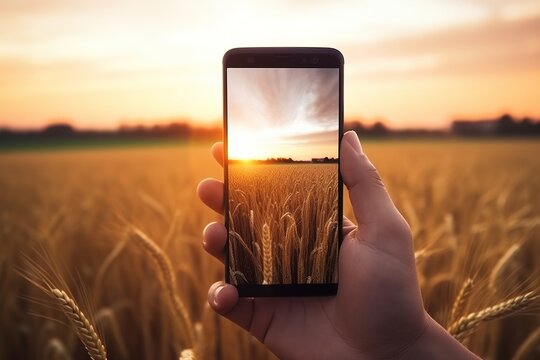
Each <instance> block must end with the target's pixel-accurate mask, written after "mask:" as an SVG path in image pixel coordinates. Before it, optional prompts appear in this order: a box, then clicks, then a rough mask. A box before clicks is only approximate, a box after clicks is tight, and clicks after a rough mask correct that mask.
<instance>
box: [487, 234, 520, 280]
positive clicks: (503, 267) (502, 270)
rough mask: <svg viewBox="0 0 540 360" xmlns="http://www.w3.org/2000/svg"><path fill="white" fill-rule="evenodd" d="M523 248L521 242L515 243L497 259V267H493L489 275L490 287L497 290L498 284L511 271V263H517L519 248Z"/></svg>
mask: <svg viewBox="0 0 540 360" xmlns="http://www.w3.org/2000/svg"><path fill="white" fill-rule="evenodd" d="M520 248H521V245H519V244H513V245H512V246H510V247H509V248H508V250H506V252H505V253H504V255H503V256H502V257H501V258H500V259H499V261H497V263H496V264H495V267H494V268H493V271H491V274H490V276H489V284H488V285H489V288H490V289H491V290H495V289H496V288H497V284H498V283H499V282H501V281H502V280H504V275H505V274H508V273H509V272H510V270H509V269H510V268H511V265H512V264H514V266H516V265H515V263H516V256H517V254H519V249H520Z"/></svg>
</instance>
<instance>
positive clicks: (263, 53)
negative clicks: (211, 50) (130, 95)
mask: <svg viewBox="0 0 540 360" xmlns="http://www.w3.org/2000/svg"><path fill="white" fill-rule="evenodd" d="M314 57H316V58H317V59H318V60H317V62H316V63H314V61H312V59H313V58H314ZM304 58H307V61H304ZM250 59H251V60H250ZM343 65H344V60H343V55H342V54H341V52H339V51H338V50H336V49H333V48H312V47H253V48H234V49H231V50H229V51H227V52H226V53H225V55H224V56H223V149H224V161H223V169H224V218H225V219H224V220H225V227H226V229H227V242H226V245H225V281H226V282H227V283H231V281H230V275H229V236H228V231H229V217H228V211H229V201H228V199H229V197H228V194H229V184H228V151H227V149H228V134H227V127H228V126H227V124H228V111H227V69H228V68H337V69H339V119H338V121H339V124H338V127H339V130H338V158H341V139H342V137H343ZM337 217H338V219H337V220H338V251H339V249H340V248H341V242H342V235H343V233H342V232H343V180H342V178H341V168H340V163H339V162H338V215H337ZM338 284H339V273H338V282H337V283H328V284H272V285H262V284H260V285H259V284H257V285H235V286H236V288H237V289H238V294H239V296H242V297H270V296H330V295H335V294H337V289H338Z"/></svg>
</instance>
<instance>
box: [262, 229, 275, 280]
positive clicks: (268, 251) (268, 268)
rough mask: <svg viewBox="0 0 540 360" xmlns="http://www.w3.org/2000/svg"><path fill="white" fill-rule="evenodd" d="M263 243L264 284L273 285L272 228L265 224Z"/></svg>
mask: <svg viewBox="0 0 540 360" xmlns="http://www.w3.org/2000/svg"><path fill="white" fill-rule="evenodd" d="M262 243H263V284H272V272H273V269H272V239H271V238H270V228H269V227H268V224H266V223H264V225H263V228H262Z"/></svg>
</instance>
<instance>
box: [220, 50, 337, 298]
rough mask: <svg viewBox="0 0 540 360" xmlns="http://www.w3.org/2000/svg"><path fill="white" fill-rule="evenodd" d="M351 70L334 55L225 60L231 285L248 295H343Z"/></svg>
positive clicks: (265, 53) (243, 55) (249, 53)
mask: <svg viewBox="0 0 540 360" xmlns="http://www.w3.org/2000/svg"><path fill="white" fill-rule="evenodd" d="M343 62H344V61H343V56H342V54H341V53H340V52H339V51H338V50H335V49H331V48H307V47H306V48H302V47H290V48H287V47H284V48H236V49H231V50H229V51H228V52H227V53H226V54H225V55H224V57H223V94H224V154H225V161H224V173H225V176H224V180H225V181H224V182H225V189H224V195H225V204H224V207H225V226H226V228H227V233H228V241H227V247H226V259H225V260H226V261H225V264H226V269H225V280H226V281H227V282H228V283H231V284H234V285H235V286H236V287H237V289H238V293H239V295H240V296H249V297H255V296H317V295H334V294H336V292H337V287H338V253H339V246H340V243H341V238H342V219H343V215H342V212H343V210H342V207H343V206H342V203H343V186H342V180H341V176H340V171H339V166H340V165H339V148H340V147H339V145H340V141H341V138H342V135H343Z"/></svg>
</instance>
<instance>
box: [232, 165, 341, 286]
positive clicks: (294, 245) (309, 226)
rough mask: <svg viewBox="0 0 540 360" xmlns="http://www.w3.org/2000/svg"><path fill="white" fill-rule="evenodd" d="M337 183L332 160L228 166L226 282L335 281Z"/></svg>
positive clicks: (335, 166)
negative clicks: (227, 280) (311, 162)
mask: <svg viewBox="0 0 540 360" xmlns="http://www.w3.org/2000/svg"><path fill="white" fill-rule="evenodd" d="M337 185H338V165H337V164H294V165H293V164H287V165H283V164H281V165H280V164H272V165H268V164H266V165H264V164H250V163H248V164H242V163H240V164H231V165H229V197H230V200H229V219H230V220H229V224H230V239H231V242H230V245H229V254H230V255H229V259H230V270H229V271H230V277H231V280H232V282H233V283H234V284H306V283H314V284H317V283H318V284H321V283H332V282H336V281H337V256H338V253H337V249H338V238H337V236H338V231H337V205H338V186H337Z"/></svg>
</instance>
